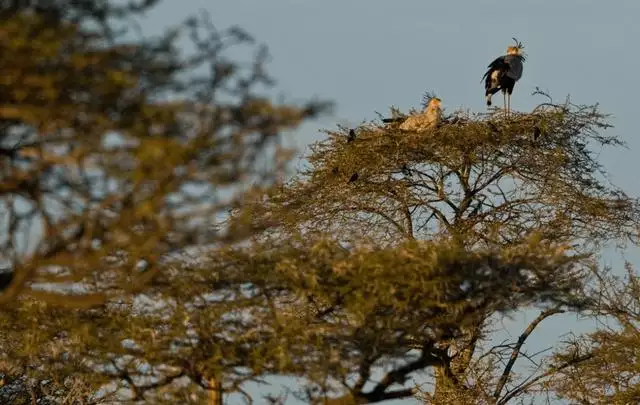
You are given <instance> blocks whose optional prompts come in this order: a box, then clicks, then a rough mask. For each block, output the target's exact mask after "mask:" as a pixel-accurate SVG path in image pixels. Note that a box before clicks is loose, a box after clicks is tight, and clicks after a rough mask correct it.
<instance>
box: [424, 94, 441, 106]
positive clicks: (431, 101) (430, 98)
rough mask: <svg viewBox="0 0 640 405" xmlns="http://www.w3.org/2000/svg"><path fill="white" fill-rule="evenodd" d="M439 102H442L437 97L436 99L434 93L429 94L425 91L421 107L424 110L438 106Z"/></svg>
mask: <svg viewBox="0 0 640 405" xmlns="http://www.w3.org/2000/svg"><path fill="white" fill-rule="evenodd" d="M441 102H442V100H440V99H439V98H438V97H436V95H435V93H434V92H431V91H427V92H426V93H424V95H423V96H422V107H424V108H427V107H429V106H430V105H435V106H439V105H440V103H441Z"/></svg>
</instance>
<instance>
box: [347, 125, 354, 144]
mask: <svg viewBox="0 0 640 405" xmlns="http://www.w3.org/2000/svg"><path fill="white" fill-rule="evenodd" d="M355 140H356V131H355V130H353V128H352V129H350V130H349V136H348V137H347V143H349V142H353V141H355Z"/></svg>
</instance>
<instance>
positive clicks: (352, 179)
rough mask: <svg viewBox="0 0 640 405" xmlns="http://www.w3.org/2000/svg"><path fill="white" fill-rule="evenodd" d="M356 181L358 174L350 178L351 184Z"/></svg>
mask: <svg viewBox="0 0 640 405" xmlns="http://www.w3.org/2000/svg"><path fill="white" fill-rule="evenodd" d="M356 180H358V172H355V173H353V174H352V175H351V177H349V183H353V182H354V181H356Z"/></svg>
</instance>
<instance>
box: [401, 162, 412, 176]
mask: <svg viewBox="0 0 640 405" xmlns="http://www.w3.org/2000/svg"><path fill="white" fill-rule="evenodd" d="M400 171H401V172H402V174H404V175H405V176H407V177H411V170H409V168H408V167H407V165H406V164H405V165H402V168H400Z"/></svg>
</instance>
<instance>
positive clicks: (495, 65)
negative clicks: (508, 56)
mask: <svg viewBox="0 0 640 405" xmlns="http://www.w3.org/2000/svg"><path fill="white" fill-rule="evenodd" d="M494 70H505V71H506V70H509V64H508V63H507V61H506V60H505V57H504V56H500V57H498V58H496V59H495V60H494V61H493V62H491V63H490V64H489V66H487V71H486V72H485V74H484V76H482V80H484V79H485V78H486V77H487V76H489V74H491V72H493V71H494Z"/></svg>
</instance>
